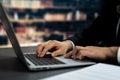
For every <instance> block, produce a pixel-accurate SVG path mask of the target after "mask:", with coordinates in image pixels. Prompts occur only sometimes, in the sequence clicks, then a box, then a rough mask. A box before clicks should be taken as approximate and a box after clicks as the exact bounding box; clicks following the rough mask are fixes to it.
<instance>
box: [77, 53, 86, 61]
mask: <svg viewBox="0 0 120 80" xmlns="http://www.w3.org/2000/svg"><path fill="white" fill-rule="evenodd" d="M84 57H85V56H83V55H81V53H80V51H79V54H78V59H80V60H83V59H84Z"/></svg>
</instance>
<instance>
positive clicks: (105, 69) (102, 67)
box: [42, 63, 120, 80]
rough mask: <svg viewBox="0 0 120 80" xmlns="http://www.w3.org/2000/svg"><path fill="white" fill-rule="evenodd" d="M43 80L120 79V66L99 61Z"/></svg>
mask: <svg viewBox="0 0 120 80" xmlns="http://www.w3.org/2000/svg"><path fill="white" fill-rule="evenodd" d="M42 80H120V67H119V66H114V65H109V64H103V63H99V64H96V65H93V66H89V67H86V68H83V69H79V70H76V71H72V72H67V73H63V74H60V75H57V76H53V77H48V78H45V79H42Z"/></svg>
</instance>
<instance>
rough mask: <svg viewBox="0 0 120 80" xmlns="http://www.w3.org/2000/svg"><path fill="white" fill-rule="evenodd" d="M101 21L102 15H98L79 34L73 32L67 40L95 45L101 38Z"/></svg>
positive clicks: (83, 44)
mask: <svg viewBox="0 0 120 80" xmlns="http://www.w3.org/2000/svg"><path fill="white" fill-rule="evenodd" d="M102 21H103V20H102V17H98V18H97V19H96V20H95V21H94V22H93V23H92V25H91V26H90V27H88V28H87V29H85V30H84V31H83V32H82V33H81V34H75V35H74V36H73V37H69V38H68V40H71V41H73V43H74V44H75V45H80V46H88V45H92V46H93V45H97V44H98V42H99V41H100V39H102V38H101V37H100V35H101V30H102V24H103V22H102Z"/></svg>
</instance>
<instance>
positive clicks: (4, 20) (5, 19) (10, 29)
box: [0, 4, 25, 62]
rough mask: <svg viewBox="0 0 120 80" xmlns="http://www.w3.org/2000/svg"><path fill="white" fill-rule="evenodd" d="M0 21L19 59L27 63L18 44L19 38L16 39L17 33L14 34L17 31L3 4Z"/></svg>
mask: <svg viewBox="0 0 120 80" xmlns="http://www.w3.org/2000/svg"><path fill="white" fill-rule="evenodd" d="M0 19H1V22H2V24H3V28H4V29H5V31H6V33H7V36H8V38H9V40H10V42H11V44H12V46H13V48H14V51H15V53H16V55H17V57H18V58H19V59H20V60H22V61H23V62H25V59H24V56H23V52H22V50H21V48H20V45H19V43H18V40H17V37H16V35H15V32H14V31H15V30H14V28H13V26H12V24H11V23H10V21H9V19H8V17H7V14H6V11H5V9H4V8H3V6H2V4H0Z"/></svg>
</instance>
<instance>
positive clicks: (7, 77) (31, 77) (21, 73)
mask: <svg viewBox="0 0 120 80" xmlns="http://www.w3.org/2000/svg"><path fill="white" fill-rule="evenodd" d="M22 49H23V50H24V51H35V50H36V47H24V48H22ZM80 68H82V67H75V68H66V69H55V70H46V71H38V72H30V71H29V70H28V69H27V68H26V67H25V66H24V65H23V64H22V63H21V62H20V61H19V60H18V59H17V57H16V55H15V53H14V51H13V49H12V48H2V49H0V80H38V79H42V78H46V77H50V76H54V75H57V74H61V73H64V72H68V71H73V70H77V69H80Z"/></svg>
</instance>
